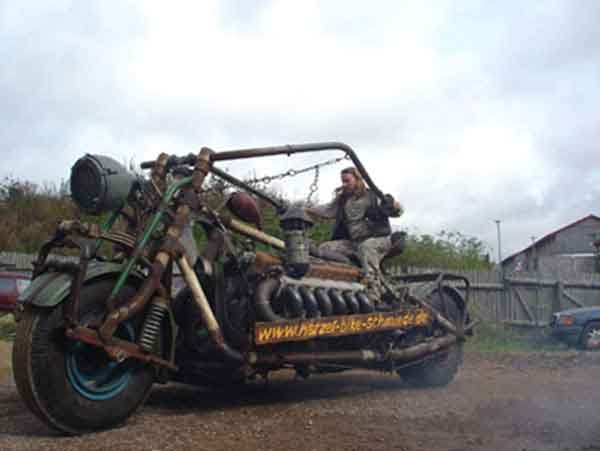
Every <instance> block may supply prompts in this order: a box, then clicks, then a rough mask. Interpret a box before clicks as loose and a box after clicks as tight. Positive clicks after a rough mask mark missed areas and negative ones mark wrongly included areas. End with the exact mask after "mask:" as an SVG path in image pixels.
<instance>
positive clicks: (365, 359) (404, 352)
mask: <svg viewBox="0 0 600 451" xmlns="http://www.w3.org/2000/svg"><path fill="white" fill-rule="evenodd" d="M456 342H457V339H456V337H455V336H452V335H448V336H445V337H441V338H435V339H433V340H431V341H429V342H427V343H420V344H418V345H414V346H410V347H408V348H405V349H395V350H391V351H389V352H386V353H381V352H376V351H372V350H367V349H362V350H358V351H338V352H316V353H310V352H290V353H283V354H252V355H250V359H249V361H250V364H251V365H256V366H277V365H282V364H285V363H288V364H311V363H339V364H355V365H359V364H361V363H362V364H364V363H369V362H374V363H386V362H390V361H391V362H393V363H405V362H409V361H411V360H415V359H418V358H420V357H424V356H426V355H428V354H431V353H434V352H437V351H441V350H443V349H445V348H447V347H449V346H452V345H453V344H454V343H456Z"/></svg>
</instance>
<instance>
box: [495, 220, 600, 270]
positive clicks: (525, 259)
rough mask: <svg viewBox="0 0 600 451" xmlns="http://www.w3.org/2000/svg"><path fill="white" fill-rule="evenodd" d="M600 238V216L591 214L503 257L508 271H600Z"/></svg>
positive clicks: (503, 264) (504, 267)
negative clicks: (599, 260) (599, 261)
mask: <svg viewBox="0 0 600 451" xmlns="http://www.w3.org/2000/svg"><path fill="white" fill-rule="evenodd" d="M599 239H600V217H598V216H596V215H588V216H586V217H584V218H581V219H579V220H578V221H575V222H573V223H571V224H568V225H566V226H564V227H561V228H560V229H558V230H555V231H554V232H551V233H549V234H548V235H546V236H544V237H543V238H540V239H538V240H537V241H535V242H534V243H532V244H531V245H529V246H528V247H526V248H525V249H523V250H521V251H519V252H517V253H515V254H513V255H511V256H510V257H507V258H505V259H504V260H502V268H503V270H504V272H505V274H510V273H513V272H519V271H530V272H533V271H538V272H539V274H547V275H554V276H559V275H560V276H563V277H565V276H573V275H576V274H581V273H592V272H596V250H597V247H596V245H595V243H597V242H598V240H599Z"/></svg>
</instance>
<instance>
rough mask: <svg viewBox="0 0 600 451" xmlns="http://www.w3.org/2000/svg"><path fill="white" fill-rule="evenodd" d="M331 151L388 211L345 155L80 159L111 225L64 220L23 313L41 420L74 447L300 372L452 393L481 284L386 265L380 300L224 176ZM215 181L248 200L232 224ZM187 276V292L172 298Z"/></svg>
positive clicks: (87, 196) (295, 220)
mask: <svg viewBox="0 0 600 451" xmlns="http://www.w3.org/2000/svg"><path fill="white" fill-rule="evenodd" d="M325 150H339V151H342V152H343V153H344V154H345V156H346V157H347V158H349V159H350V160H352V161H353V163H354V165H355V166H356V168H357V169H358V170H359V172H360V173H361V174H362V176H363V177H364V179H365V181H366V183H367V184H368V185H369V187H370V189H371V190H373V192H374V193H375V194H376V195H377V196H378V197H379V198H380V199H382V201H383V202H382V204H383V203H385V200H386V199H387V200H388V205H389V197H387V196H384V195H383V194H382V192H381V191H380V190H379V189H378V188H377V186H376V185H375V184H374V183H373V181H372V180H371V178H370V177H369V175H368V173H367V171H366V170H365V168H364V166H363V165H362V164H361V162H360V160H359V159H358V157H357V156H356V153H355V152H354V151H353V150H352V149H351V148H350V147H349V146H347V145H345V144H343V143H335V142H334V143H316V144H301V145H287V146H279V147H267V148H256V149H243V150H233V151H223V152H215V151H213V150H211V149H209V148H202V149H201V151H200V152H199V154H197V155H195V154H190V155H187V156H184V157H177V156H169V155H167V154H161V155H159V156H158V158H157V159H156V160H155V161H151V162H146V163H142V165H141V167H142V169H145V170H146V169H148V170H150V174H149V176H143V175H140V174H137V175H135V174H131V173H129V172H127V171H126V170H125V168H124V167H122V166H121V165H120V164H119V163H117V162H116V161H114V160H113V159H111V158H108V157H104V156H99V155H86V156H84V157H82V158H80V159H79V160H78V161H77V162H76V163H75V165H74V166H73V167H72V170H71V180H70V183H71V194H72V198H73V200H74V202H75V203H76V204H77V206H78V207H79V208H80V209H81V210H82V211H83V212H85V213H87V214H91V215H105V216H107V217H106V220H105V222H104V223H103V224H102V225H98V224H95V223H87V222H82V221H76V220H65V221H62V222H61V223H60V224H59V225H58V226H57V230H56V233H55V235H54V236H53V237H52V238H51V239H50V240H49V241H47V242H46V243H45V244H44V245H43V246H42V247H41V248H40V250H39V253H38V256H37V258H36V260H35V262H34V265H33V266H34V271H33V280H32V283H31V284H30V286H29V287H28V288H27V289H26V291H25V292H24V293H23V294H22V295H21V296H20V298H19V300H18V307H17V309H16V311H15V316H16V319H17V321H18V324H17V332H16V339H15V343H14V349H13V369H14V370H13V371H14V378H15V382H16V386H17V388H18V391H19V393H20V395H21V397H22V398H23V399H24V401H25V403H26V404H27V406H28V407H29V409H30V410H31V411H32V412H33V413H34V414H35V415H36V416H37V417H38V418H40V419H41V420H42V421H43V422H45V423H46V424H48V425H49V426H51V427H52V428H55V429H57V430H59V431H61V432H62V433H65V434H82V433H87V432H91V431H96V430H101V429H106V428H111V427H114V426H116V425H118V424H121V423H123V422H124V421H125V420H126V419H127V418H128V417H129V416H130V415H132V414H133V413H134V412H135V411H136V410H137V409H138V408H139V407H140V406H141V405H142V404H143V402H144V400H145V399H146V397H147V396H148V394H149V392H150V389H151V387H152V386H153V384H154V383H163V384H164V383H167V382H169V381H178V382H183V383H188V384H197V385H207V384H208V385H211V384H213V385H221V386H222V385H227V384H241V383H244V382H245V381H248V380H252V379H255V378H257V377H264V378H267V377H268V375H269V374H270V373H271V372H273V371H277V370H281V369H285V368H292V369H294V370H295V371H296V372H297V374H298V375H300V376H302V377H308V376H309V375H311V374H320V373H329V372H339V371H345V370H351V369H354V368H363V369H371V370H377V371H384V372H395V373H397V374H398V375H399V376H401V377H402V378H403V379H404V380H405V381H407V382H408V383H409V384H412V385H419V386H440V385H445V384H448V383H449V382H450V381H451V380H452V379H453V377H454V375H455V374H456V372H457V370H458V368H459V366H460V364H461V362H462V352H463V351H462V349H463V342H464V340H465V337H466V336H467V335H469V334H470V333H471V331H472V329H473V325H474V324H473V323H472V322H470V319H469V315H468V312H467V306H468V297H469V281H468V280H467V279H465V278H464V277H461V276H458V275H452V274H446V273H433V274H432V273H427V274H410V275H407V274H404V275H398V274H393V273H392V272H390V271H389V270H387V269H386V266H385V265H382V271H381V273H380V275H379V276H378V277H379V278H380V282H381V284H382V286H383V287H385V290H384V291H385V292H384V293H383V294H382V295H380V296H373V295H372V294H371V293H369V292H368V291H367V290H366V288H367V281H366V274H365V273H364V272H363V271H362V269H361V267H360V266H359V265H358V264H357V263H356V262H354V261H340V260H339V258H337V257H338V256H335V255H322V254H319V252H318V250H317V249H315V248H314V247H313V246H311V244H310V242H309V239H308V231H309V229H310V225H311V221H310V218H308V217H307V215H306V212H305V210H304V209H303V208H300V207H297V206H288V205H286V204H285V202H282V201H281V200H279V199H277V198H275V197H274V196H272V195H270V194H268V193H266V192H264V191H263V190H260V189H258V188H256V187H255V186H253V185H251V184H249V183H247V182H244V181H243V180H240V179H238V178H236V177H234V176H232V175H230V174H229V173H227V172H225V171H223V170H221V169H219V168H218V167H217V163H218V162H223V161H230V160H237V159H247V158H260V157H267V156H274V155H288V156H289V155H292V154H296V153H305V152H320V151H325ZM209 174H210V175H211V179H212V178H213V177H214V178H216V179H220V180H222V181H224V182H226V183H228V184H230V185H232V186H235V187H237V188H238V189H239V191H237V192H235V193H234V194H232V195H231V196H229V198H228V200H227V203H226V205H227V208H228V210H229V212H230V214H224V213H223V212H222V211H221V210H220V209H218V208H215V207H214V206H213V207H211V206H210V204H211V203H210V202H209V198H210V196H211V186H210V184H209V183H207V182H208V180H207V176H208V175H209ZM256 198H258V199H261V200H262V201H263V202H267V203H269V204H271V205H272V206H273V207H274V208H275V210H276V211H277V212H278V214H279V217H280V225H281V229H282V232H283V239H280V238H277V237H275V236H272V235H269V234H267V233H265V232H264V231H263V230H261V221H260V219H261V218H260V209H259V208H258V203H257V201H256ZM384 214H391V213H389V212H388V213H386V212H385V211H384ZM192 220H193V221H194V222H195V223H196V224H199V225H200V226H201V228H202V230H203V232H204V234H205V243H206V244H205V246H204V247H203V249H202V251H201V252H199V255H197V256H196V255H195V253H194V252H191V251H190V244H189V240H188V243H187V246H186V245H184V244H183V242H184V237H185V235H186V233H189V227H190V221H192ZM119 222H121V223H122V224H124V226H123V227H121V228H119V227H117V226H116V225H115V224H117V223H119ZM393 238H394V245H393V246H392V250H391V251H390V253H389V254H388V255H387V256H386V257H387V259H389V258H391V257H393V256H394V255H395V254H398V252H400V251H401V249H402V235H401V234H394V235H393ZM193 246H194V243H193V242H192V247H193ZM107 247H108V252H105V251H104V250H105V249H106V248H107ZM57 248H71V249H75V250H76V252H78V254H79V257H78V259H77V261H67V262H65V261H57V260H56V259H51V258H48V257H49V255H50V252H51V251H53V250H55V249H57ZM385 261H386V259H385V258H384V263H385ZM176 270H178V272H177V271H176ZM177 275H179V276H180V277H181V278H182V279H183V282H184V287H183V288H182V289H180V290H179V291H178V292H177V294H176V295H175V296H172V294H171V293H172V292H173V291H174V289H173V283H174V280H175V279H176V276H177Z"/></svg>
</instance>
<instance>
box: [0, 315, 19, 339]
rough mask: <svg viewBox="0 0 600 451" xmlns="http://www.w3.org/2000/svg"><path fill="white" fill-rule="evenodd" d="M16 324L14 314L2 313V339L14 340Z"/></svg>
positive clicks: (0, 332)
mask: <svg viewBox="0 0 600 451" xmlns="http://www.w3.org/2000/svg"><path fill="white" fill-rule="evenodd" d="M15 329H16V324H15V320H14V318H13V316H12V315H10V314H1V313H0V340H5V341H13V340H14V338H15Z"/></svg>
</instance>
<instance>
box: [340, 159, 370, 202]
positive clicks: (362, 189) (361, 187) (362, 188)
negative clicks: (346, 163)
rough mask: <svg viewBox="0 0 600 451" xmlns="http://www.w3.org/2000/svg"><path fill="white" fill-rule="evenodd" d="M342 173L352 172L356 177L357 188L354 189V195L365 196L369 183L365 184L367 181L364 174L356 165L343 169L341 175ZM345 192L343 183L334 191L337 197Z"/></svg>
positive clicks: (356, 197)
mask: <svg viewBox="0 0 600 451" xmlns="http://www.w3.org/2000/svg"><path fill="white" fill-rule="evenodd" d="M341 174H351V175H353V176H354V178H355V179H356V188H355V189H354V192H353V193H352V195H353V196H354V198H355V199H358V198H359V197H361V196H363V195H364V194H365V193H366V192H367V185H366V184H365V181H364V180H363V178H362V176H361V175H360V173H359V172H358V170H357V169H356V168H355V167H354V166H350V167H347V168H345V169H342V172H341V173H340V175H341ZM343 192H344V186H343V185H342V186H339V187H337V188H336V189H335V191H334V194H335V197H336V198H337V197H339V196H340V195H342V193H343Z"/></svg>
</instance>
